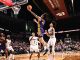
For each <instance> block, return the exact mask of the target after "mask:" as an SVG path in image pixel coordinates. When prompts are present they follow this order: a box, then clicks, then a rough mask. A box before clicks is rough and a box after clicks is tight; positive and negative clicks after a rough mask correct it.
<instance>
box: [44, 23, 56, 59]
mask: <svg viewBox="0 0 80 60" xmlns="http://www.w3.org/2000/svg"><path fill="white" fill-rule="evenodd" d="M46 34H47V35H48V36H49V37H50V38H49V41H48V45H47V46H48V51H49V53H50V54H52V56H53V57H54V55H55V43H56V37H55V28H54V27H53V23H52V22H51V23H50V28H49V29H48V32H46ZM46 53H47V52H46ZM46 53H44V55H45V54H46ZM49 56H50V55H49ZM49 60H53V59H49Z"/></svg>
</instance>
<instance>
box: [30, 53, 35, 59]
mask: <svg viewBox="0 0 80 60" xmlns="http://www.w3.org/2000/svg"><path fill="white" fill-rule="evenodd" d="M33 53H34V52H31V54H30V57H29V60H31V58H32V55H33Z"/></svg>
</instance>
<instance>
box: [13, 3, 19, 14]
mask: <svg viewBox="0 0 80 60" xmlns="http://www.w3.org/2000/svg"><path fill="white" fill-rule="evenodd" d="M20 9H21V6H20V5H18V6H13V7H12V10H13V12H14V14H16V15H17V14H18V13H19V11H20Z"/></svg>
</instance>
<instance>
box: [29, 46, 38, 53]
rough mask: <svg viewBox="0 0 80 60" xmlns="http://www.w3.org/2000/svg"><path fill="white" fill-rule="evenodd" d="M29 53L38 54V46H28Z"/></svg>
mask: <svg viewBox="0 0 80 60" xmlns="http://www.w3.org/2000/svg"><path fill="white" fill-rule="evenodd" d="M30 52H39V48H38V45H30Z"/></svg>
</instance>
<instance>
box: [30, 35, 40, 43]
mask: <svg viewBox="0 0 80 60" xmlns="http://www.w3.org/2000/svg"><path fill="white" fill-rule="evenodd" d="M29 40H30V45H38V43H39V41H38V37H32V36H31V37H30V38H29Z"/></svg>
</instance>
